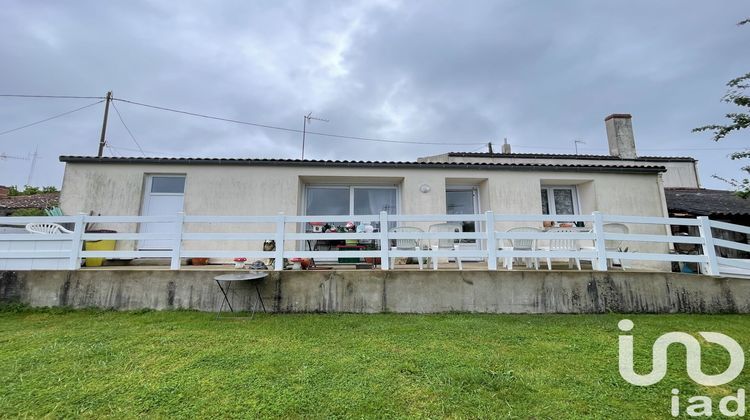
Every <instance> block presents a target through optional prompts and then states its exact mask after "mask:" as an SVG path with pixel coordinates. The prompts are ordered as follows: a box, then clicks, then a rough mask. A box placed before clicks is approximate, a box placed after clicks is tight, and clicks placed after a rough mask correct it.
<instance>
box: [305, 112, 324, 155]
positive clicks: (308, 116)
mask: <svg viewBox="0 0 750 420" xmlns="http://www.w3.org/2000/svg"><path fill="white" fill-rule="evenodd" d="M303 120H304V121H302V160H304V159H305V134H307V124H310V123H312V120H315V121H323V122H328V120H324V119H322V118H315V117H313V116H312V111H310V113H309V114H307V115H305V116H304V117H303Z"/></svg>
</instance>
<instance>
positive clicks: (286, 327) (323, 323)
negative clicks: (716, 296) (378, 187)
mask: <svg viewBox="0 0 750 420" xmlns="http://www.w3.org/2000/svg"><path fill="white" fill-rule="evenodd" d="M624 317H627V318H629V319H632V320H633V321H634V322H635V329H634V331H633V333H634V336H635V343H636V354H637V357H638V359H639V360H638V361H637V364H636V367H637V368H638V371H639V372H645V371H647V370H650V366H651V356H650V351H651V344H652V343H653V340H654V339H655V338H656V337H658V336H659V335H661V334H663V333H665V332H668V331H686V332H691V333H694V332H696V331H720V332H723V333H725V334H728V335H730V336H732V337H733V338H734V339H735V340H737V341H738V342H739V343H740V345H742V346H743V348H745V349H750V332H749V331H750V316H739V315H722V316H699V315H640V316H632V315H628V316H620V315H581V316H570V315H567V316H563V315H559V316H558V315H468V314H450V315H395V314H383V315H318V314H307V315H289V314H285V315H256V317H255V319H253V320H251V321H234V320H219V321H217V320H214V318H213V316H212V315H211V314H208V313H197V312H140V313H136V312H130V313H127V312H126V313H117V312H99V311H69V312H66V311H59V310H58V311H54V310H48V311H25V310H23V311H20V312H3V313H0V416H7V417H23V416H30V417H40V416H52V417H67V416H86V417H101V416H110V417H118V418H119V417H137V416H150V417H195V416H199V417H258V416H263V417H317V418H329V417H402V416H422V417H443V416H449V417H517V418H529V417H534V418H615V417H617V418H654V417H669V398H670V396H671V395H670V390H671V389H672V388H679V389H680V391H681V394H682V395H684V396H685V400H686V398H687V397H688V396H691V395H698V394H700V395H710V396H723V395H725V394H727V393H729V392H733V391H736V389H737V388H738V387H741V386H744V384H746V383H747V382H748V375H747V374H746V373H743V375H742V376H740V377H739V378H738V379H736V380H735V381H734V382H733V383H732V384H729V385H727V386H724V387H717V388H711V389H709V388H703V387H701V386H699V385H697V384H694V383H693V382H691V381H690V380H689V378H688V377H687V375H686V374H685V362H684V360H685V352H684V350H683V349H681V348H678V347H677V346H675V348H674V349H672V350H670V372H669V374H668V375H667V377H666V378H665V380H663V381H662V382H661V383H659V384H657V385H654V386H651V387H647V388H639V387H635V386H632V385H630V384H628V383H626V382H625V381H624V380H623V379H622V378H620V375H619V373H618V371H617V336H618V334H619V330H618V329H617V321H619V320H620V319H622V318H624ZM703 356H704V366H706V367H704V371H706V373H717V372H720V371H722V370H724V368H725V367H726V365H727V363H728V356H727V355H726V353H725V352H724V351H723V350H721V349H720V348H717V347H716V346H708V347H704V352H703ZM708 365H711V366H710V367H709V366H708ZM683 404H684V400H683ZM714 404H715V405H714V410H716V404H718V398H715V403H714ZM683 409H684V407H683ZM717 414H718V413H717Z"/></svg>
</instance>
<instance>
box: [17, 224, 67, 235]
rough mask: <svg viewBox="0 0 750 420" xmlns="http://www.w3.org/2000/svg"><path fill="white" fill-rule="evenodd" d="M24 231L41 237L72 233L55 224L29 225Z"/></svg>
mask: <svg viewBox="0 0 750 420" xmlns="http://www.w3.org/2000/svg"><path fill="white" fill-rule="evenodd" d="M26 230H27V231H29V232H31V233H41V234H43V235H54V234H56V233H73V231H70V230H68V229H65V228H64V227H62V226H60V225H58V224H57V223H29V224H28V225H26Z"/></svg>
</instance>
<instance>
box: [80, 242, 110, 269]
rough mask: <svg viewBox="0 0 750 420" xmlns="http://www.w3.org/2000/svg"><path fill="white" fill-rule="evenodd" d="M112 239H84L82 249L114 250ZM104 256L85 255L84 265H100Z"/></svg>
mask: <svg viewBox="0 0 750 420" xmlns="http://www.w3.org/2000/svg"><path fill="white" fill-rule="evenodd" d="M115 242H116V241H115V240H114V239H103V240H101V241H86V242H85V244H84V246H83V249H84V250H86V251H114V249H115ZM105 259H106V258H90V257H86V267H101V266H102V264H103V263H104V260H105Z"/></svg>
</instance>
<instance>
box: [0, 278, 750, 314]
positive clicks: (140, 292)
mask: <svg viewBox="0 0 750 420" xmlns="http://www.w3.org/2000/svg"><path fill="white" fill-rule="evenodd" d="M226 272H227V271H218V270H217V271H206V270H200V271H198V270H195V271H191V270H183V271H167V270H160V271H157V270H138V271H136V270H81V271H67V272H66V271H25V272H1V273H0V301H3V302H13V301H18V302H23V303H26V304H29V305H31V306H70V307H75V308H82V307H99V308H115V309H122V310H132V309H141V308H152V309H178V308H180V309H196V310H201V311H213V310H216V308H217V307H218V305H219V303H220V302H221V300H220V299H221V295H220V293H219V290H218V288H217V286H216V284H215V283H214V281H213V280H212V278H213V277H214V276H215V275H219V274H225V273H226ZM259 286H260V291H261V295H262V296H263V299H264V301H265V303H266V307H267V308H268V309H269V310H272V311H274V312H356V313H376V312H403V313H433V312H449V311H459V312H476V313H603V312H609V311H614V312H636V313H638V312H648V313H671V312H689V313H719V312H730V313H750V281H748V280H742V279H734V278H714V277H708V276H700V275H688V274H679V273H644V272H640V273H635V272H633V273H625V272H608V273H602V272H571V271H550V272H547V271H533V272H532V271H525V272H521V271H519V272H491V271H439V272H429V271H397V272H383V271H329V272H324V271H317V272H303V271H300V272H294V271H285V272H272V273H269V276H268V277H267V278H266V279H265V280H263V281H262V282H260V283H259ZM235 291H236V294H235V295H234V296H233V299H232V304H233V306H234V307H235V308H238V309H244V310H247V309H249V308H251V305H252V304H253V303H254V302H255V301H254V295H255V289H254V288H253V287H252V286H251V285H250V284H238V285H237V286H236V288H235Z"/></svg>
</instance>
